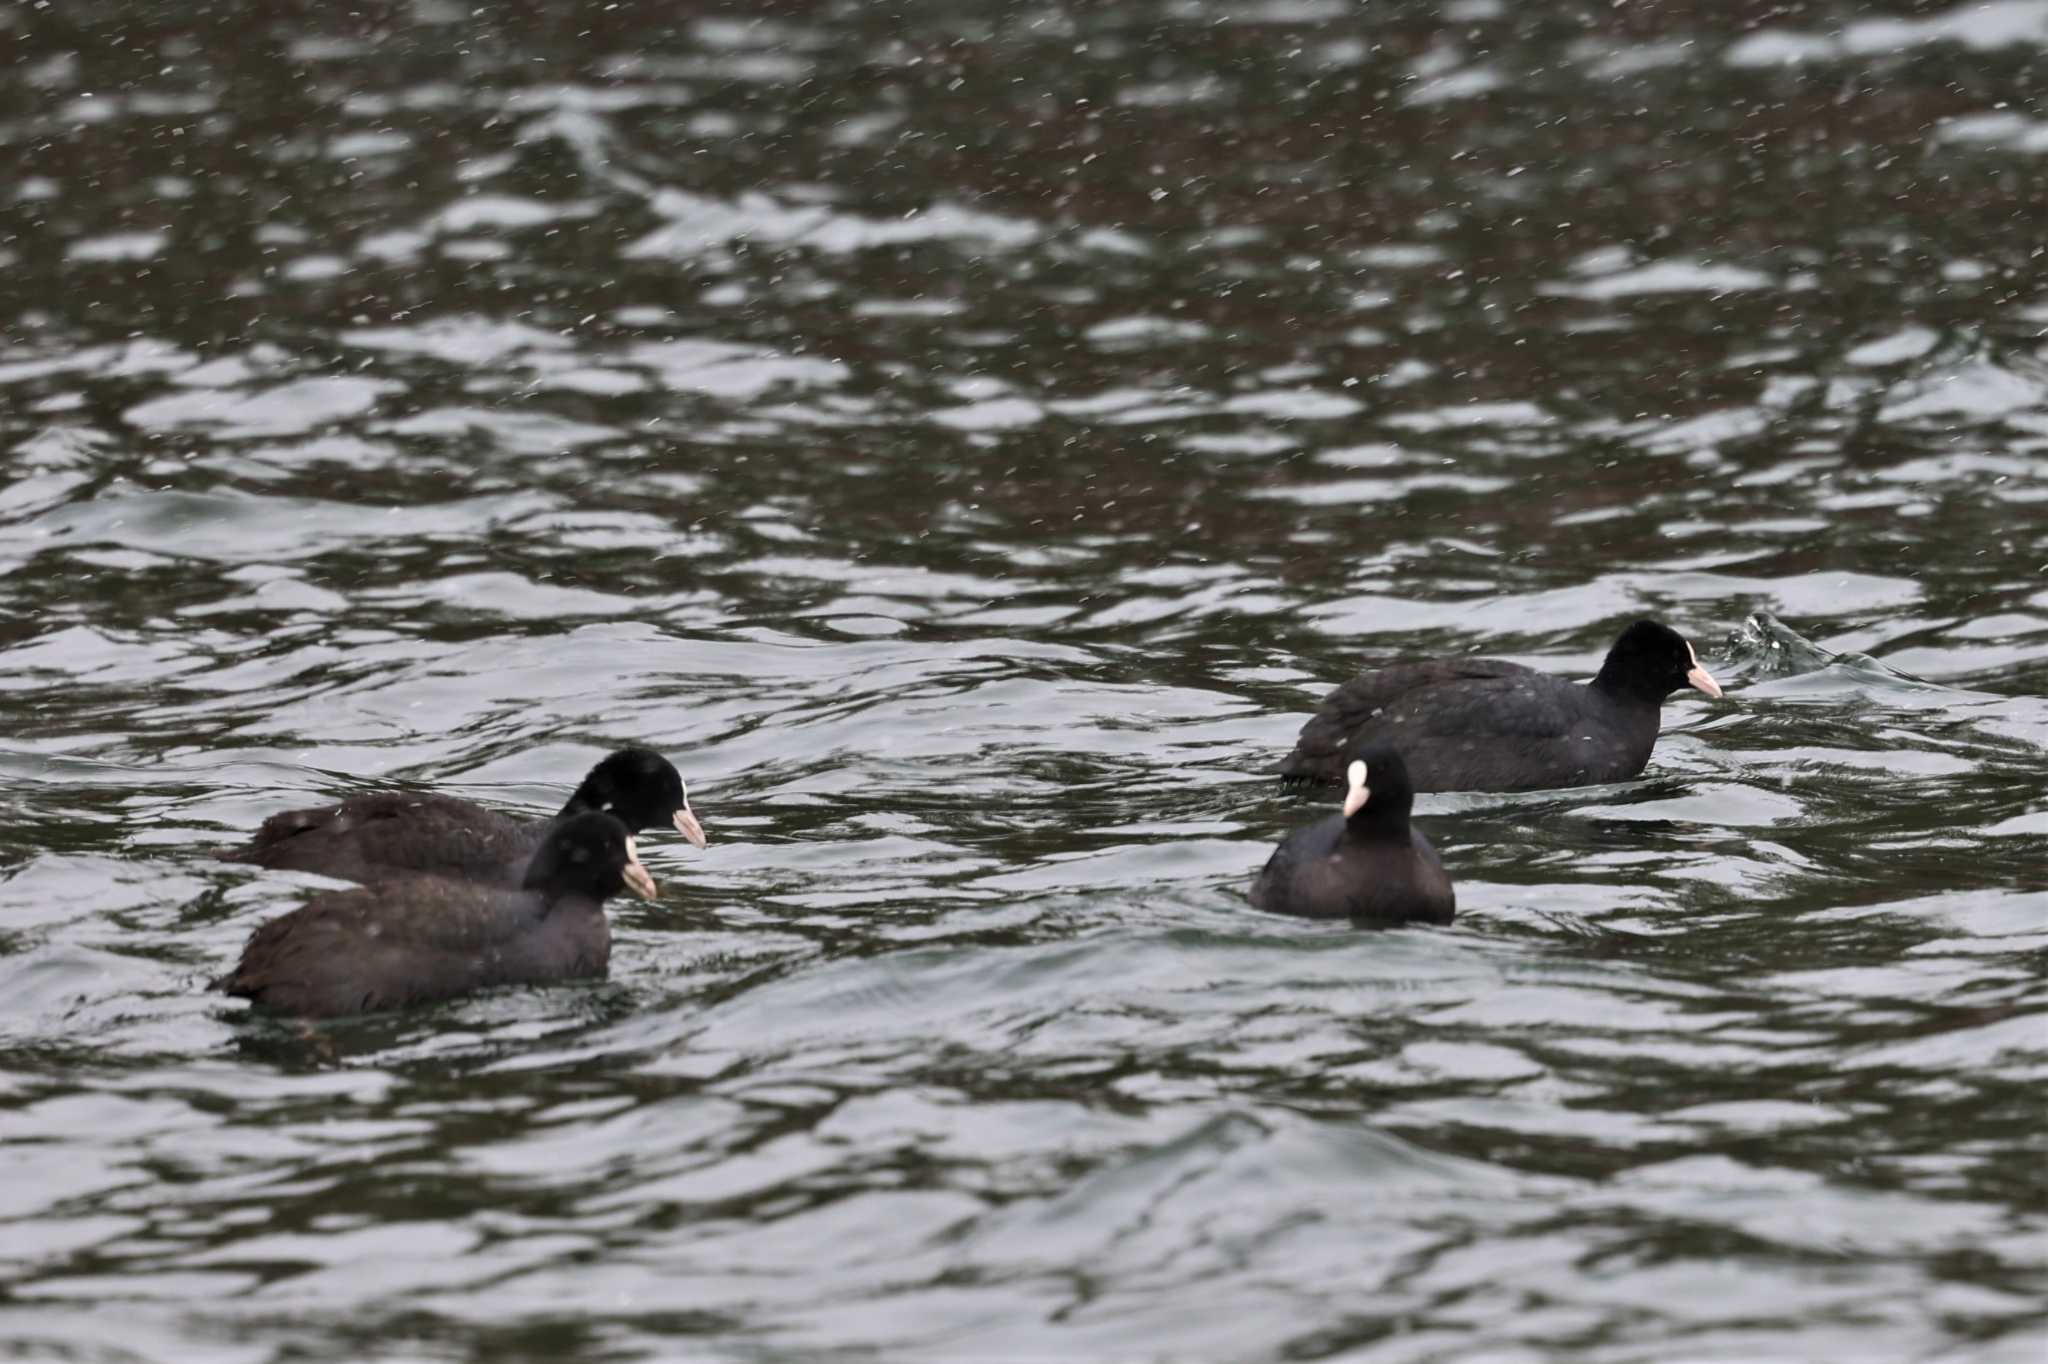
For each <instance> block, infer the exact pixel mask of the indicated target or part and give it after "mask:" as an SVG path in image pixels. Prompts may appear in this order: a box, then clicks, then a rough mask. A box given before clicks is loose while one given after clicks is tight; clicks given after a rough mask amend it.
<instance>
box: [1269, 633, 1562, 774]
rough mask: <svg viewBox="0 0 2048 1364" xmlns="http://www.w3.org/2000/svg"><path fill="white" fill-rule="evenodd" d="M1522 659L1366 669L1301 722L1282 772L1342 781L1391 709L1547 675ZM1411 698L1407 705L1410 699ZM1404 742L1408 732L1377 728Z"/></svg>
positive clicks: (1413, 709) (1422, 707) (1419, 707)
mask: <svg viewBox="0 0 2048 1364" xmlns="http://www.w3.org/2000/svg"><path fill="white" fill-rule="evenodd" d="M1542 676H1543V674H1541V673H1538V672H1536V671H1534V670H1533V669H1530V668H1525V667H1523V666H1522V665H1521V664H1519V663H1508V662H1505V661H1503V660H1501V659H1497V658H1462V659H1431V660H1430V661H1428V662H1424V663H1399V664H1396V665H1394V666H1393V667H1391V668H1376V669H1374V670H1373V671H1371V672H1366V673H1360V674H1359V675H1358V676H1357V677H1354V678H1352V679H1351V680H1350V681H1349V682H1346V683H1345V684H1344V685H1343V686H1341V687H1339V688H1337V689H1336V690H1335V691H1333V692H1331V693H1330V694H1329V695H1328V696H1326V697H1324V698H1323V701H1322V704H1321V705H1319V706H1317V707H1316V713H1315V714H1314V715H1312V716H1311V717H1309V721H1308V723H1307V724H1305V725H1303V726H1302V727H1301V735H1300V737H1299V738H1297V739H1296V740H1295V741H1294V751H1293V752H1292V753H1289V754H1288V755H1287V759H1286V761H1284V762H1282V763H1281V764H1280V775H1281V776H1282V777H1285V778H1287V779H1289V780H1291V781H1297V780H1298V781H1342V780H1343V779H1344V763H1345V756H1344V755H1345V753H1346V752H1347V751H1348V750H1349V749H1350V748H1351V747H1352V745H1353V744H1354V743H1355V742H1356V741H1357V740H1359V739H1360V738H1364V737H1370V736H1369V735H1368V734H1367V730H1368V729H1372V728H1373V726H1374V723H1375V722H1376V721H1378V720H1379V719H1380V718H1381V717H1382V716H1383V715H1385V714H1386V713H1387V712H1388V711H1389V710H1390V709H1392V708H1394V707H1396V706H1402V707H1403V709H1404V711H1405V712H1407V713H1410V714H1415V713H1424V712H1426V711H1427V709H1428V704H1427V702H1426V701H1424V700H1423V698H1427V697H1431V696H1434V695H1435V694H1436V693H1437V692H1438V691H1439V690H1441V689H1443V688H1446V687H1453V686H1459V685H1461V684H1478V685H1480V686H1481V687H1484V685H1485V684H1488V683H1498V682H1501V681H1503V680H1513V679H1516V678H1523V677H1542ZM1404 703H1405V704H1404ZM1374 732H1376V733H1384V734H1385V736H1386V737H1388V738H1390V739H1393V740H1394V741H1395V742H1397V743H1398V742H1399V741H1400V739H1401V737H1402V731H1401V730H1396V729H1386V730H1375V731H1374Z"/></svg>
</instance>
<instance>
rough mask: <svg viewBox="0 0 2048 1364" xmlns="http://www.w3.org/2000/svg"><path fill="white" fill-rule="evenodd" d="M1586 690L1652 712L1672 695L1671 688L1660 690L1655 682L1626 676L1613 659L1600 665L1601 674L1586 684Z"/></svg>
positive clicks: (1638, 676)
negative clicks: (1647, 708)
mask: <svg viewBox="0 0 2048 1364" xmlns="http://www.w3.org/2000/svg"><path fill="white" fill-rule="evenodd" d="M1586 690H1588V691H1595V692H1598V693H1600V695H1602V696H1604V697H1606V698H1607V699H1608V700H1610V701H1619V702H1621V703H1622V704H1623V705H1628V706H1648V707H1650V708H1651V709H1652V710H1655V709H1656V708H1657V707H1659V706H1662V705H1663V704H1664V698H1665V697H1666V696H1669V695H1670V694H1671V692H1670V689H1669V688H1659V687H1658V686H1657V684H1656V683H1654V682H1646V681H1644V680H1643V678H1642V677H1641V676H1640V675H1634V676H1630V675H1627V674H1624V673H1623V672H1622V670H1621V669H1620V668H1617V667H1616V666H1615V665H1614V662H1613V660H1611V659H1610V660H1608V661H1607V662H1606V663H1603V664H1601V665H1600V671H1599V673H1598V674H1597V675H1596V676H1595V677H1594V678H1593V680H1592V681H1591V682H1588V683H1587V684H1586Z"/></svg>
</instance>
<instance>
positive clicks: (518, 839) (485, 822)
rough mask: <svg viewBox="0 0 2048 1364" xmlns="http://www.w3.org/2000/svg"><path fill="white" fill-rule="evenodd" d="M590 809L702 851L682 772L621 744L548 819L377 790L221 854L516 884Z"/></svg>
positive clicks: (357, 871) (365, 872) (290, 820)
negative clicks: (659, 828)
mask: <svg viewBox="0 0 2048 1364" xmlns="http://www.w3.org/2000/svg"><path fill="white" fill-rule="evenodd" d="M591 810H596V811H602V812H605V813H607V814H610V815H612V816H613V817H615V818H617V819H618V820H619V821H620V822H621V823H623V824H624V825H625V826H626V828H627V829H628V830H629V831H631V832H633V833H638V832H639V831H640V830H642V829H645V828H648V827H649V826H651V825H655V824H673V826H674V827H675V828H676V830H677V831H678V832H680V833H681V834H682V835H683V836H684V837H685V838H687V839H689V840H690V842H692V843H694V844H695V845H697V846H698V847H700V848H701V847H703V846H704V830H703V827H702V826H701V825H700V824H698V822H697V817H696V815H695V814H694V813H692V811H691V810H690V799H689V794H688V792H687V790H686V789H685V787H684V785H683V779H682V777H681V775H680V774H678V773H677V771H676V770H675V768H674V767H673V766H671V765H670V763H669V761H668V760H667V759H666V758H664V757H662V756H661V755H660V754H659V753H656V752H654V751H652V750H651V749H645V748H622V749H620V750H619V751H618V752H616V753H613V754H611V755H610V756H609V757H607V758H605V759H604V761H602V762H600V763H599V764H598V765H597V766H595V767H593V768H591V769H590V774H589V775H588V776H586V777H585V778H584V779H583V784H582V785H580V786H578V787H577V788H576V790H575V792H574V794H572V795H571V796H570V797H569V800H568V803H567V804H565V805H564V806H563V807H562V808H561V811H560V812H559V813H557V814H556V815H555V816H554V818H552V819H529V818H521V817H519V816H515V815H506V814H500V813H499V812H498V811H496V810H489V809H486V808H484V807H483V806H481V805H477V804H475V803H474V802H472V801H467V800H459V799H457V798H455V797H453V796H439V795H433V794H414V793H410V792H402V791H379V792H376V793H374V794H371V795H365V796H354V797H351V798H350V799H348V800H345V801H342V802H341V803H340V804H339V805H322V806H318V807H316V808H313V809H307V810H287V811H285V812H284V813H283V814H278V815H272V816H271V817H270V818H268V819H266V820H264V821H263V827H262V828H260V829H258V830H257V831H256V836H255V837H254V838H253V839H251V840H250V841H249V844H248V846H247V847H244V848H239V849H235V850H234V851H231V852H225V853H222V854H221V856H222V857H224V858H226V859H227V860H228V861H230V862H253V863H255V864H256V865H257V866H259V867H270V868H272V869H274V870H279V871H310V872H318V873H319V874H320V875H322V876H333V877H337V878H339V879H341V880H344V881H363V882H370V881H376V880H379V879H381V878H384V877H387V876H398V875H429V876H445V877H450V878H453V879H456V880H463V881H477V882H482V883H484V884H487V885H494V886H507V887H511V886H517V885H519V884H520V881H521V878H522V877H523V875H524V872H525V869H526V864H527V861H528V859H529V858H531V857H532V856H533V854H534V850H535V849H537V848H538V847H540V845H541V840H543V839H544V838H546V837H547V835H548V833H549V831H550V830H552V829H554V828H556V827H557V826H559V825H560V824H561V823H562V822H563V821H565V820H567V819H569V818H570V817H572V816H574V815H578V814H581V813H583V812H585V811H591Z"/></svg>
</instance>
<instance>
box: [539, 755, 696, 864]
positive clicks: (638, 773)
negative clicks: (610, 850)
mask: <svg viewBox="0 0 2048 1364" xmlns="http://www.w3.org/2000/svg"><path fill="white" fill-rule="evenodd" d="M580 810H602V811H604V812H605V813H606V814H608V815H613V816H616V817H617V818H618V820H619V822H620V823H622V824H624V825H625V826H626V827H627V828H628V829H629V830H631V831H632V832H634V833H636V834H637V833H639V832H640V831H641V830H642V829H648V828H652V827H653V826H655V825H657V824H673V825H674V826H675V830H676V832H677V833H679V834H681V835H682V836H683V837H684V838H687V839H689V840H690V842H691V843H693V844H695V845H696V846H697V847H700V848H701V847H703V846H704V826H703V825H702V824H699V823H698V822H697V816H696V814H695V813H694V812H692V811H691V809H690V788H689V787H687V786H685V785H684V784H683V777H682V774H681V773H680V772H678V771H676V769H675V766H674V764H672V763H670V762H669V760H668V759H667V758H664V757H662V756H661V755H660V754H659V753H656V752H655V751H654V750H653V749H651V748H639V747H633V748H622V749H620V750H619V751H618V752H616V753H614V754H612V755H610V756H609V757H607V758H606V759H605V760H604V761H603V762H601V763H599V764H598V765H597V766H595V767H593V768H591V769H590V775H589V776H587V777H585V778H584V779H583V785H581V786H579V787H577V788H576V794H575V795H573V796H571V797H569V803H568V804H567V805H566V806H564V807H563V808H562V813H564V814H574V813H576V812H577V811H580Z"/></svg>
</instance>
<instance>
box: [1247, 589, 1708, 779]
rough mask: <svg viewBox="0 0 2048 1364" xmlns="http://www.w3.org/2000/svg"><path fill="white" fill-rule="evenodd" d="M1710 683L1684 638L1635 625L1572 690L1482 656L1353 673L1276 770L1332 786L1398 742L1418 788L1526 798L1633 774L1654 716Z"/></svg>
mask: <svg viewBox="0 0 2048 1364" xmlns="http://www.w3.org/2000/svg"><path fill="white" fill-rule="evenodd" d="M1681 687H1696V688H1698V689H1699V690H1700V691H1703V692H1705V693H1706V694H1707V695H1708V696H1719V695H1720V694H1721V687H1720V684H1719V683H1717V682H1715V681H1714V679H1713V678H1712V677H1710V676H1709V675H1708V674H1707V670H1706V669H1705V668H1702V667H1701V666H1700V660H1699V656H1698V655H1697V654H1695V653H1694V652H1693V648H1692V645H1690V644H1688V643H1686V642H1685V637H1684V636H1683V635H1681V634H1679V633H1678V632H1677V631H1676V630H1673V629H1672V628H1671V627H1669V626H1667V625H1660V624H1658V623H1657V622H1656V621H1653V620H1639V621H1637V622H1636V623H1635V624H1633V625H1631V626H1629V627H1628V628H1627V629H1626V630H1623V631H1622V632H1621V636H1620V638H1618V639H1616V640H1615V641H1614V647H1613V648H1611V649H1609V650H1608V651H1607V660H1606V662H1604V663H1602V664H1601V665H1600V672H1599V674H1598V675H1597V676H1596V677H1594V679H1593V680H1592V681H1591V682H1588V683H1586V684H1585V685H1583V686H1581V685H1579V684H1578V683H1575V682H1568V681H1566V680H1565V679H1564V678H1561V677H1553V676H1552V675H1550V674H1549V673H1539V672H1537V671H1536V670H1535V669H1533V668H1525V667H1523V666H1522V665H1521V664H1519V663H1503V662H1501V661H1500V660H1498V659H1492V658H1472V659H1431V660H1429V661H1427V662H1423V663H1401V664H1396V665H1395V666H1393V667H1391V668H1380V669H1377V670H1375V671H1373V672H1368V673H1362V674H1360V675H1359V676H1357V677H1355V678H1353V679H1352V680H1351V681H1349V682H1346V683H1345V684H1344V685H1343V686H1341V687H1339V688H1337V690H1335V691H1333V692H1331V693H1330V694H1329V695H1328V696H1327V697H1325V698H1324V699H1323V703H1322V705H1320V706H1318V707H1317V708H1316V713H1315V715H1314V717H1313V718H1311V719H1310V720H1309V722H1308V723H1307V724H1305V725H1303V726H1302V727H1301V737H1300V738H1299V739H1298V740H1296V741H1295V745H1294V752H1292V753H1290V754H1289V755H1288V756H1287V760H1286V761H1285V762H1283V763H1282V764H1281V765H1280V775H1281V776H1283V777H1286V778H1288V779H1290V780H1307V781H1337V780H1339V779H1340V778H1341V776H1342V774H1343V772H1344V769H1345V766H1346V764H1347V763H1349V762H1350V760H1351V759H1352V758H1353V757H1355V756H1357V748H1358V746H1359V745H1360V744H1365V743H1371V742H1373V741H1375V740H1386V741H1388V742H1391V743H1396V744H1399V745H1400V748H1401V753H1402V755H1403V756H1404V757H1406V758H1407V760H1408V770H1409V771H1410V772H1411V773H1413V775H1414V781H1415V789H1416V790H1418V791H1530V790H1539V789H1542V788H1546V787H1556V786H1591V785H1594V784H1596V783H1599V782H1608V781H1621V780H1623V779H1625V778H1628V777H1633V776H1634V775H1635V774H1636V773H1638V772H1640V771H1642V770H1643V765H1644V764H1645V763H1647V762H1649V761H1650V749H1651V747H1652V746H1653V745H1655V744H1656V742H1657V721H1658V714H1657V712H1658V708H1659V707H1660V706H1661V705H1663V703H1664V698H1665V697H1667V696H1669V695H1670V694H1671V693H1672V692H1674V691H1677V690H1678V689H1679V688H1681Z"/></svg>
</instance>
